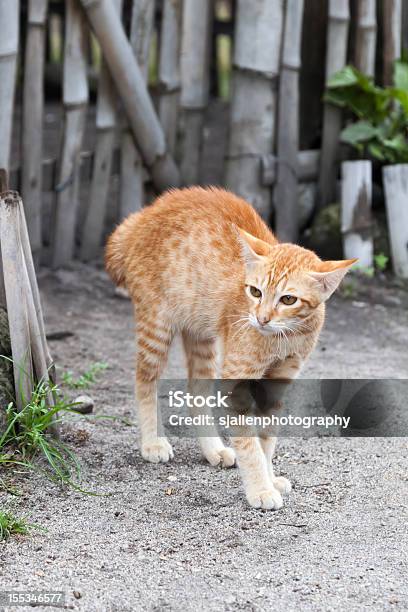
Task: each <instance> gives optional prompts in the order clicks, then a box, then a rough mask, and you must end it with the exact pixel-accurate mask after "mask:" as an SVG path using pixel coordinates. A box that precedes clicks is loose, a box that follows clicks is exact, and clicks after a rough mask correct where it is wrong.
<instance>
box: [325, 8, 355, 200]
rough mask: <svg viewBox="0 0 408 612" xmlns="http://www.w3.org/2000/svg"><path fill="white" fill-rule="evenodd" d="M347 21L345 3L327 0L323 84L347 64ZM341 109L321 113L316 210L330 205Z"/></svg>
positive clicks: (328, 106) (334, 187)
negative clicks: (327, 20) (326, 32)
mask: <svg viewBox="0 0 408 612" xmlns="http://www.w3.org/2000/svg"><path fill="white" fill-rule="evenodd" d="M349 21H350V9H349V2H348V0H329V25H328V34H327V57H326V82H327V81H328V80H329V78H330V77H331V76H332V74H334V73H335V72H337V71H338V70H340V69H341V68H343V67H344V66H345V64H346V60H347V43H348V31H349ZM341 121H342V113H341V109H339V108H337V107H335V106H333V105H331V104H326V105H325V107H324V113H323V136H322V155H321V165H320V174H319V184H318V206H319V207H323V206H326V205H327V204H330V202H332V201H333V199H334V196H335V189H336V157H337V152H338V144H339V135H340V131H341Z"/></svg>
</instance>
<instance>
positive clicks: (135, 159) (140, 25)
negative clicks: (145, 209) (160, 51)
mask: <svg viewBox="0 0 408 612" xmlns="http://www.w3.org/2000/svg"><path fill="white" fill-rule="evenodd" d="M154 9H155V2H154V1H153V0H133V11H132V22H131V28H130V44H131V46H132V50H133V53H134V55H135V58H136V61H137V63H138V65H139V68H140V70H141V73H142V76H143V80H144V82H145V83H147V77H148V72H149V65H148V64H149V50H150V43H151V40H152V33H153V21H154ZM144 202H145V190H144V172H143V160H142V156H141V154H140V152H139V150H138V148H137V147H136V146H135V141H134V138H133V136H132V132H131V129H130V126H129V122H128V121H126V120H125V121H124V125H123V131H122V138H121V174H120V202H119V216H120V219H124V218H125V217H127V216H128V215H130V214H131V213H133V212H136V211H137V210H140V209H141V208H142V206H143V204H144Z"/></svg>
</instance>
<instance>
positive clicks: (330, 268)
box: [309, 259, 358, 301]
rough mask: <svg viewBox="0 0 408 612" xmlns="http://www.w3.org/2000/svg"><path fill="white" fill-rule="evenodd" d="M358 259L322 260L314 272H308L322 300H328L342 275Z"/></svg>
mask: <svg viewBox="0 0 408 612" xmlns="http://www.w3.org/2000/svg"><path fill="white" fill-rule="evenodd" d="M356 261H358V259H344V260H341V261H322V262H321V264H320V265H319V267H318V269H317V270H316V272H309V276H311V277H312V278H313V279H314V280H315V281H317V286H318V289H319V293H320V296H321V299H322V301H325V300H328V299H329V297H330V296H331V294H332V293H334V291H336V289H337V287H338V286H339V285H340V283H341V281H342V280H343V278H344V276H345V275H346V274H347V272H348V271H349V270H350V268H351V266H352V265H354V264H355V263H356Z"/></svg>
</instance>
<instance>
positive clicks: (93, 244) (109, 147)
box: [80, 0, 122, 261]
mask: <svg viewBox="0 0 408 612" xmlns="http://www.w3.org/2000/svg"><path fill="white" fill-rule="evenodd" d="M115 7H116V10H117V11H118V14H119V15H121V13H122V0H115ZM116 106H117V98H116V93H115V89H114V85H113V81H112V78H111V76H110V73H109V69H108V66H107V64H106V61H105V60H102V66H101V71H100V74H99V82H98V99H97V105H96V146H95V157H94V166H93V174H92V183H91V194H90V198H89V206H88V208H87V212H86V217H85V222H84V227H83V231H82V239H81V251H80V259H82V261H89V260H90V259H93V258H94V257H96V256H97V255H98V252H99V249H100V246H101V244H102V236H103V228H104V221H105V215H106V207H107V202H108V196H109V188H110V185H111V170H112V158H113V148H114V143H115V135H116V122H117V116H116Z"/></svg>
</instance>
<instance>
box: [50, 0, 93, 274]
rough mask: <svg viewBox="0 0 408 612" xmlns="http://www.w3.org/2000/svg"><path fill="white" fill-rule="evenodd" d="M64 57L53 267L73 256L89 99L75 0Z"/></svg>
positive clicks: (82, 32) (69, 4) (81, 22)
mask: <svg viewBox="0 0 408 612" xmlns="http://www.w3.org/2000/svg"><path fill="white" fill-rule="evenodd" d="M66 8H67V15H66V34H65V57H64V87H63V90H64V91H63V97H64V106H65V121H64V135H63V146H62V154H61V160H60V163H61V165H60V171H59V184H58V186H57V188H56V191H57V203H56V218H55V231H54V237H53V257H52V265H53V267H54V268H58V267H60V266H64V265H66V264H67V263H69V262H70V261H71V259H73V257H74V250H75V230H76V220H77V212H78V197H79V155H80V151H81V145H82V138H83V133H84V128H85V119H86V107H87V103H88V81H87V64H86V34H87V33H86V30H85V22H84V18H83V14H82V11H81V7H80V6H79V4H78V3H77V0H67V4H66Z"/></svg>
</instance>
